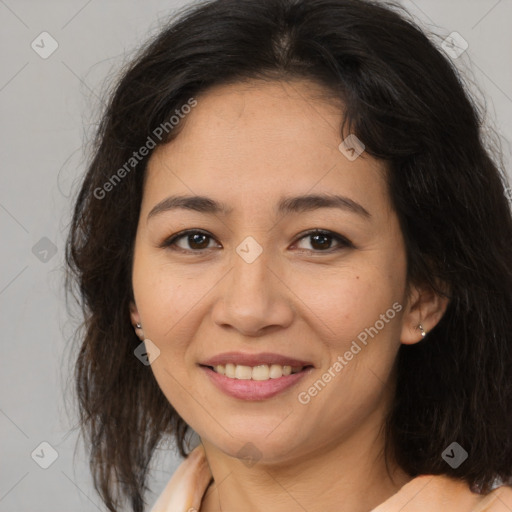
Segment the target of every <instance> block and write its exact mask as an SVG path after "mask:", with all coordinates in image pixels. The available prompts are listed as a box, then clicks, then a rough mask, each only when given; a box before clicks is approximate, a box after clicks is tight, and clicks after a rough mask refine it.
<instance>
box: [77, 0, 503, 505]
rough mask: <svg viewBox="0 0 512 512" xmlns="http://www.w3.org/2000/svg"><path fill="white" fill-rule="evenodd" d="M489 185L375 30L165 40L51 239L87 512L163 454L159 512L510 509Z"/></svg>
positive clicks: (476, 146) (299, 20)
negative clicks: (85, 460) (62, 284)
mask: <svg viewBox="0 0 512 512" xmlns="http://www.w3.org/2000/svg"><path fill="white" fill-rule="evenodd" d="M496 156H499V155H496ZM504 183H505V180H504V178H503V177H502V175H501V174H500V171H499V169H498V167H497V165H496V164H495V163H494V161H493V158H492V157H491V155H490V154H489V153H488V151H487V150H486V149H485V147H484V144H483V142H482V135H481V130H480V118H479V115H478V111H477V109H476V107H475V106H474V105H473V103H472V101H471V100H470V98H469V97H468V96H467V94H466V92H465V90H464V88H463V85H462V83H461V81H460V79H459V78H458V75H457V73H456V72H455V71H454V69H453V67H452V65H451V64H450V62H449V61H448V58H447V57H445V56H443V55H442V54H441V53H440V51H438V50H437V49H436V48H435V47H434V46H433V44H432V43H431V42H430V41H429V40H428V38H427V37H426V36H425V35H424V34H423V33H422V32H421V31H420V30H419V29H418V28H417V27H416V26H415V25H414V23H413V22H412V21H409V20H407V19H406V17H405V15H403V14H399V13H398V12H397V10H396V9H393V8H390V7H385V6H383V5H381V4H379V3H377V2H369V1H360V0H314V1H308V0H265V1H263V2H253V1H250V0H214V1H211V2H208V3H205V4H202V5H200V6H195V7H193V8H191V9H190V10H189V11H188V12H186V13H184V14H183V16H182V17H181V18H180V19H178V20H176V21H174V22H173V23H172V24H171V25H170V26H169V27H168V28H167V29H166V30H165V31H163V32H162V33H161V34H159V35H158V36H157V37H156V38H155V40H154V41H153V42H151V44H149V45H148V46H147V48H145V49H144V51H143V52H142V53H141V54H140V56H139V57H138V58H137V59H136V60H135V61H134V62H133V63H132V64H131V66H130V67H129V69H128V70H127V71H126V72H125V74H124V76H123V77H122V79H121V80H120V82H119V84H118V86H117V88H116V90H115V92H114V94H113V96H112V99H111V101H110V103H109V106H108V108H107V110H106V112H105V114H104V117H103V121H102V124H101V126H100V129H99V131H98V138H97V147H96V150H95V154H94V157H93V159H92V162H91V164H90V167H89V170H88V173H87V175H86V177H85V180H84V182H83V184H82V187H81V190H80V193H79V196H78V198H77V202H76V207H75V212H74V217H73V222H72V226H71V231H70V235H69V240H68V252H67V261H68V264H69V268H70V275H69V277H70V282H69V285H70V287H71V285H72V282H73V281H72V280H73V279H75V280H76V282H77V284H78V290H79V293H80V294H81V298H82V304H83V306H84V313H85V334H84V336H83V339H81V350H80V354H79V357H78V360H77V365H76V384H77V394H78V398H79V403H80V407H81V409H80V410H81V421H82V425H83V432H84V434H85V435H86V436H88V440H89V441H90V447H91V467H92V470H93V474H94V477H95V484H96V488H97V490H98V491H99V493H100V495H101V497H102V499H103V501H104V502H105V504H106V506H107V507H108V509H109V510H112V511H115V510H120V508H119V507H120V506H121V505H120V503H122V502H123V500H125V499H127V500H129V502H130V505H131V509H132V510H133V511H142V510H143V509H144V496H143V494H144V491H145V489H146V485H145V483H146V479H147V474H148V471H149V467H148V466H149V463H150V461H151V456H152V454H153V452H154V450H155V448H156V447H157V445H158V443H159V442H160V441H162V440H163V439H164V438H165V437H166V436H170V437H171V438H173V439H175V441H176V443H177V447H178V449H179V451H180V454H181V455H182V456H184V457H187V459H186V460H185V461H184V462H183V463H182V466H181V467H180V468H179V469H178V470H177V472H176V473H175V474H174V475H173V477H172V478H171V480H170V481H169V484H168V485H167V487H166V489H165V490H164V492H163V493H162V494H161V496H160V497H159V499H158V501H157V503H156V504H155V505H154V507H153V509H152V510H154V511H155V512H156V511H170V510H172V511H181V510H189V511H192V510H200V511H201V512H212V511H218V510H224V511H226V510H230V511H231V510H237V511H242V510H243V511H260V510H272V511H274V512H280V511H290V510H307V511H309V512H314V511H316V510H322V511H331V510H332V511H338V510H344V511H345V512H347V511H349V512H363V511H364V512H367V511H370V510H374V511H376V512H377V511H378V512H391V511H398V510H402V511H413V510H414V511H420V510H421V511H432V510H436V511H439V510H450V511H469V510H492V511H502V510H503V511H506V510H512V490H511V489H510V487H508V485H507V483H510V479H511V477H512V435H511V432H512V430H511V427H512V385H511V380H510V371H509V369H510V365H511V363H512V334H511V333H512V320H511V318H510V314H509V312H510V310H511V307H512V249H511V245H510V241H511V239H512V218H511V212H510V208H509V205H508V202H507V199H506V195H505V186H504ZM190 429H192V430H193V431H194V432H195V433H197V434H198V436H199V438H200V445H199V446H198V447H197V448H196V449H195V450H194V451H193V452H192V454H190V455H188V456H187V454H188V453H189V450H190V446H187V443H186V434H187V432H190Z"/></svg>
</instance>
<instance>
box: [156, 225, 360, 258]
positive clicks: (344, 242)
mask: <svg viewBox="0 0 512 512" xmlns="http://www.w3.org/2000/svg"><path fill="white" fill-rule="evenodd" d="M191 234H202V235H205V236H206V237H208V238H210V239H212V240H215V241H216V242H217V243H218V244H219V245H222V244H220V242H219V241H218V240H216V238H215V237H214V236H213V235H212V234H211V233H209V232H208V231H206V230H204V229H200V228H191V229H184V230H182V231H179V232H178V233H175V234H174V235H171V236H170V237H168V238H166V239H165V240H164V241H163V242H162V243H161V244H159V248H161V249H165V248H167V249H171V250H177V251H182V252H187V253H197V254H200V253H202V252H204V251H207V250H209V249H211V247H209V248H208V247H207V248H205V249H198V250H193V249H183V248H181V247H178V246H177V245H176V243H175V242H176V241H177V240H179V239H180V238H183V237H186V236H188V235H191ZM311 235H326V236H329V237H331V238H332V239H333V240H336V241H337V242H338V244H339V246H338V247H337V248H336V247H335V248H329V249H326V250H324V251H315V250H308V249H298V250H299V251H304V252H310V253H317V254H322V253H331V252H335V251H337V250H341V249H343V248H347V247H348V248H355V246H354V244H353V243H352V242H351V241H350V240H349V239H348V238H346V237H345V236H343V235H340V234H339V233H336V232H334V231H330V230H328V229H321V228H313V229H309V230H307V231H303V232H302V233H299V234H298V235H297V237H296V239H295V241H294V242H293V243H292V246H293V245H295V244H297V243H298V242H299V241H301V240H302V239H303V238H306V237H308V236H311Z"/></svg>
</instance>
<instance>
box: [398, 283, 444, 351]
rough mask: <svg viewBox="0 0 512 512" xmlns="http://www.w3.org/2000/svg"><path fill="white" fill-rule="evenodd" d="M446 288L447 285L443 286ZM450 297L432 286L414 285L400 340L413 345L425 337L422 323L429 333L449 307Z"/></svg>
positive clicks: (408, 301) (404, 316) (442, 287)
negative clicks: (441, 293) (440, 293)
mask: <svg viewBox="0 0 512 512" xmlns="http://www.w3.org/2000/svg"><path fill="white" fill-rule="evenodd" d="M440 288H441V290H443V291H444V290H445V289H446V286H441V287H440ZM449 302H450V299H449V298H448V297H446V296H444V295H439V294H438V293H436V292H435V291H434V290H433V289H432V288H431V287H430V286H423V287H418V286H413V287H412V288H411V290H410V293H409V298H408V300H407V307H406V310H405V313H404V315H403V317H402V318H403V320H402V333H401V336H400V341H401V342H402V343H403V344H404V345H413V344H415V343H418V342H419V341H421V340H422V339H423V336H422V334H421V329H419V327H418V326H419V325H421V326H422V327H423V329H424V331H425V332H426V333H427V335H428V333H429V332H430V331H431V330H432V329H433V328H434V327H435V326H436V325H437V324H438V322H439V321H440V320H441V318H442V317H443V315H444V313H445V312H446V308H447V307H448V303H449Z"/></svg>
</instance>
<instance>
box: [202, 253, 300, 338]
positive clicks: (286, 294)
mask: <svg viewBox="0 0 512 512" xmlns="http://www.w3.org/2000/svg"><path fill="white" fill-rule="evenodd" d="M273 263H275V262H272V261H270V258H268V257H267V255H266V254H265V251H263V253H262V254H261V255H260V256H259V257H258V258H256V260H254V261H252V262H250V263H249V262H248V261H245V260H244V259H243V258H242V257H240V256H239V255H238V254H237V253H235V254H234V255H233V267H232V269H231V271H230V272H229V274H228V275H227V276H226V278H225V279H224V280H223V283H222V284H221V286H220V287H219V288H218V289H217V292H218V294H219V295H218V297H217V300H216V303H215V305H214V307H213V312H212V316H213V320H214V322H215V323H216V324H217V325H219V326H221V327H223V328H225V329H229V328H231V329H235V330H236V331H238V332H239V333H241V334H242V335H244V336H249V337H254V336H261V335H263V334H265V333H268V332H271V331H274V330H278V329H280V328H286V327H288V326H289V325H290V324H291V322H292V321H293V315H294V311H293V306H292V297H293V293H291V291H290V290H289V288H288V287H287V286H286V283H285V282H284V281H283V279H282V277H281V276H280V275H279V270H278V265H275V264H274V265H273Z"/></svg>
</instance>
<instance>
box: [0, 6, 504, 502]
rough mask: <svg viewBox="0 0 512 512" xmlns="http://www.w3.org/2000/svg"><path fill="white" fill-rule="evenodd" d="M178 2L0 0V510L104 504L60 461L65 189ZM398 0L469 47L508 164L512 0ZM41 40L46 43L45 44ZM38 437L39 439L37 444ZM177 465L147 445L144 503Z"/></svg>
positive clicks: (66, 425) (69, 403) (68, 356)
mask: <svg viewBox="0 0 512 512" xmlns="http://www.w3.org/2000/svg"><path fill="white" fill-rule="evenodd" d="M255 1H257V0H255ZM186 3H189V2H185V1H179V2H178V1H176V0H173V1H169V0H168V1H163V0H148V1H144V2H142V1H141V2H135V1H133V0H127V1H120V0H117V1H114V0H109V1H100V0H89V1H87V0H72V1H69V0H68V1H63V0H61V1H56V0H54V1H48V0H46V1H36V0H34V1H26V0H0V27H1V48H2V65H1V67H0V106H1V121H0V122H1V140H2V144H1V157H0V162H1V167H2V168H1V173H0V176H1V187H0V229H1V231H0V233H1V242H0V247H1V249H0V251H1V269H2V270H1V273H0V317H1V322H0V325H1V331H2V338H3V340H2V350H3V353H2V359H1V364H2V369H1V379H2V385H1V388H0V429H1V433H2V436H1V448H0V449H1V452H0V460H1V465H0V512H29V511H30V512H35V511H38V512H39V511H40V512H43V511H52V512H55V511H64V510H66V511H95V510H105V508H104V507H103V506H102V505H101V503H100V500H99V498H98V497H97V496H96V494H95V492H94V490H93V488H92V483H91V478H90V476H89V470H88V464H87V457H86V455H85V453H84V450H83V447H82V444H81V443H80V444H78V449H77V451H76V458H75V459H73V452H74V449H75V444H76V440H77V431H76V429H74V426H75V423H76V417H75V416H73V414H74V410H75V409H74V406H73V400H72V398H73V394H72V385H73V382H72V380H71V379H70V374H69V366H70V363H69V361H71V360H73V355H74V353H75V352H74V348H73V347H72V345H71V341H70V339H71V334H72V330H73V327H74V323H73V320H72V319H70V317H69V316H68V313H67V311H66V307H65V303H64V295H63V278H62V269H63V249H64V239H65V234H66V228H67V225H68V223H69V215H70V209H71V205H70V201H71V200H70V197H71V193H72V192H73V191H74V190H75V188H76V184H77V180H78V179H79V177H80V175H81V173H82V172H83V170H84V148H83V146H84V143H85V142H86V141H87V140H89V138H90V136H91V134H92V133H93V130H94V124H95V123H96V122H97V118H98V107H99V106H100V105H101V98H102V97H104V94H105V87H106V86H108V84H109V83H111V81H112V79H114V78H115V77H116V76H117V73H118V71H119V69H120V67H121V66H122V64H123V63H125V62H126V61H127V60H128V59H129V57H130V55H132V54H133V52H134V50H136V49H137V47H138V46H139V45H140V44H141V42H143V41H144V40H145V39H146V38H147V36H149V35H151V34H153V33H155V32H156V31H158V29H159V28H160V27H161V26H162V25H163V24H164V23H165V20H166V19H167V17H168V16H169V15H171V14H172V12H173V11H174V10H175V9H176V8H177V7H180V6H181V5H184V4H186ZM402 3H403V5H404V6H405V7H407V8H408V9H409V10H410V12H411V13H413V14H414V15H415V16H417V19H418V20H419V21H420V23H421V24H422V25H423V26H424V27H425V28H427V29H428V30H430V31H432V30H433V31H434V32H435V33H436V34H438V36H439V37H440V39H439V41H442V39H443V38H445V37H446V36H448V34H450V33H451V32H453V31H457V32H459V33H460V34H461V35H462V36H463V37H464V39H466V40H467V42H468V43H469V48H468V50H467V51H466V52H465V53H464V54H463V55H462V56H461V57H459V58H458V59H457V60H456V62H457V65H458V66H459V67H460V68H461V69H463V70H464V73H465V75H466V76H468V77H469V81H470V82H471V83H473V84H475V85H476V87H477V90H476V94H477V97H478V98H481V97H483V98H485V100H486V102H487V110H488V121H489V123H490V125H491V127H492V128H495V129H496V130H497V131H498V132H499V133H501V143H502V144H503V151H504V158H505V164H506V168H507V170H508V172H509V173H510V161H511V150H510V147H511V146H510V142H509V141H512V31H511V30H510V25H511V22H512V0H500V1H497V0H478V1H476V0H473V1H468V0H458V1H453V0H452V1H450V2H447V1H446V0H444V1H443V0H415V1H414V2H413V1H411V0H404V1H403V2H402ZM43 31H46V32H48V33H49V34H51V36H52V37H53V38H54V39H55V40H56V41H57V43H58V48H57V50H56V51H55V52H54V53H53V54H52V55H50V56H49V57H48V58H46V59H43V58H41V57H40V55H39V54H38V53H36V51H34V49H32V47H31V43H32V41H34V40H35V41H36V43H35V44H37V43H38V41H39V45H40V47H41V46H42V44H41V43H40V38H38V36H39V34H41V32H43ZM44 46H45V51H47V50H48V49H49V48H50V41H49V39H46V40H45V44H44ZM39 51H43V48H40V49H39ZM478 91H481V92H478ZM509 176H510V174H509ZM509 179H510V178H509ZM73 187H75V188H73ZM42 442H47V443H49V444H50V445H51V447H52V448H49V447H47V446H46V445H43V447H40V443H42ZM36 449H37V450H36ZM52 449H53V450H55V451H56V453H57V454H58V457H57V459H56V460H55V461H54V462H53V463H52V464H51V465H50V466H49V467H48V468H47V469H42V468H41V467H40V466H39V465H38V463H36V461H38V462H39V463H44V462H46V463H48V462H51V459H50V457H51V453H52ZM34 450H36V452H35V454H34V456H32V455H31V454H32V453H33V452H34ZM41 450H42V451H41ZM177 463H178V459H177V458H176V457H175V455H174V454H173V453H172V450H170V449H169V447H167V448H166V449H162V450H161V451H160V452H159V454H158V457H157V458H156V459H155V461H154V464H153V468H154V471H153V474H152V478H151V486H152V487H153V489H154V494H153V495H152V496H148V497H149V499H150V504H152V503H153V502H154V500H155V499H156V496H157V495H158V494H159V493H160V491H161V490H162V488H163V486H164V485H165V483H166V481H167V480H168V478H169V477H170V475H171V474H172V472H173V470H174V468H175V467H176V465H177ZM148 510H149V508H148Z"/></svg>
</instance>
